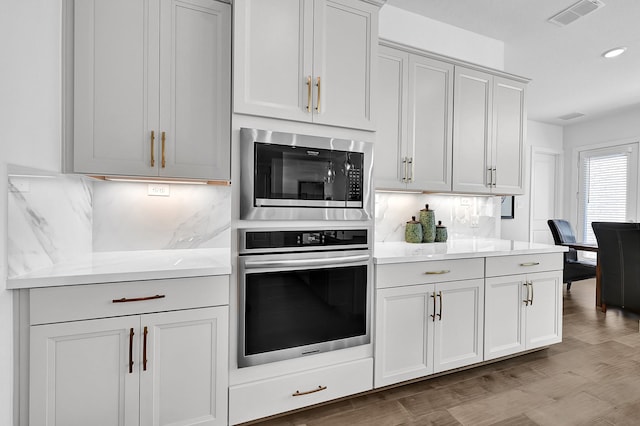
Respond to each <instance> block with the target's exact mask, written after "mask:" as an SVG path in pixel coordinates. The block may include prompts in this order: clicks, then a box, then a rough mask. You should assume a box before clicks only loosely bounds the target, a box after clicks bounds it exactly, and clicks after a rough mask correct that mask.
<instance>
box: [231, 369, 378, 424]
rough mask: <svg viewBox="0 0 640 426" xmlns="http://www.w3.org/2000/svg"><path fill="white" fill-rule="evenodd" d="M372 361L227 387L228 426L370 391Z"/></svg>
mask: <svg viewBox="0 0 640 426" xmlns="http://www.w3.org/2000/svg"><path fill="white" fill-rule="evenodd" d="M372 371H373V359H371V358H365V359H361V360H357V361H351V362H345V363H342V364H337V365H332V366H328V367H324V368H318V369H314V370H308V371H303V372H300V373H294V374H288V375H284V376H278V377H272V378H269V379H265V380H259V381H255V382H251V383H246V384H241V385H236V386H231V387H230V388H229V424H232V425H235V424H238V423H242V422H247V421H249V420H254V419H258V418H261V417H266V416H270V415H273V414H278V413H283V412H286V411H290V410H295V409H298V408H303V407H307V406H309V405H313V404H318V403H321V402H325V401H330V400H332V399H336V398H340V397H343V396H349V395H353V394H356V393H359V392H364V391H367V390H371V388H372V380H371V378H372Z"/></svg>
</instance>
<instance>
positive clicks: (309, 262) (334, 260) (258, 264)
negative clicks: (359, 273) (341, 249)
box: [244, 254, 371, 269]
mask: <svg viewBox="0 0 640 426" xmlns="http://www.w3.org/2000/svg"><path fill="white" fill-rule="evenodd" d="M370 258H371V256H370V255H368V254H361V255H357V256H341V257H328V258H323V259H293V260H263V261H254V262H252V261H247V262H245V264H244V267H245V268H246V269H253V268H273V267H287V266H319V265H336V264H344V263H354V262H362V261H366V260H369V259H370Z"/></svg>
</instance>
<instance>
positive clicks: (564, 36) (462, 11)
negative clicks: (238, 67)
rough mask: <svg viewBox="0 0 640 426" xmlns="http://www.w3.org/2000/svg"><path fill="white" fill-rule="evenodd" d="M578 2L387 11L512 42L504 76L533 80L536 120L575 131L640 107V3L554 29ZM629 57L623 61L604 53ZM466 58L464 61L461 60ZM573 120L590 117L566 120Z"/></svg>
mask: <svg viewBox="0 0 640 426" xmlns="http://www.w3.org/2000/svg"><path fill="white" fill-rule="evenodd" d="M576 1H577V0H536V1H532V0H446V1H445V0H388V1H387V4H388V5H391V6H395V7H399V8H401V9H405V10H408V11H410V12H414V13H417V14H420V15H424V16H427V17H429V18H431V19H434V20H436V21H441V22H444V23H447V24H450V25H453V26H455V27H459V28H463V29H466V30H469V31H472V32H475V33H478V34H482V35H484V36H487V37H491V38H494V39H498V40H501V41H503V42H504V46H505V48H504V49H505V50H504V52H505V54H504V55H505V56H504V65H505V69H504V71H507V72H510V73H513V74H517V75H522V76H524V77H528V78H531V79H532V81H531V83H530V84H529V90H528V100H527V109H528V115H529V119H531V120H536V121H541V122H546V123H551V124H557V125H569V124H574V123H578V122H582V121H586V120H591V119H595V118H599V117H602V116H605V115H610V114H614V113H615V112H617V111H619V110H624V109H629V108H632V107H634V106H638V105H640V24H639V23H638V20H639V18H640V1H638V0H601V1H602V2H603V3H604V4H605V6H604V7H602V8H600V9H598V10H595V11H594V12H592V13H590V14H587V15H585V16H583V17H582V18H580V19H578V20H576V21H574V22H572V23H570V24H568V25H566V26H564V27H560V26H558V25H555V24H552V23H549V22H547V20H548V19H549V18H550V17H552V16H553V15H555V14H557V13H558V12H560V11H562V10H564V9H566V8H567V7H569V6H571V5H573V4H574V3H576ZM618 46H626V47H627V51H626V52H625V53H624V54H623V55H622V56H620V57H618V58H615V59H604V58H603V57H602V56H601V54H602V53H603V52H604V51H606V50H608V49H610V48H613V47H618ZM460 59H464V58H460ZM572 113H582V114H585V115H584V117H579V118H574V119H571V120H562V119H559V118H558V117H560V116H564V115H567V114H572Z"/></svg>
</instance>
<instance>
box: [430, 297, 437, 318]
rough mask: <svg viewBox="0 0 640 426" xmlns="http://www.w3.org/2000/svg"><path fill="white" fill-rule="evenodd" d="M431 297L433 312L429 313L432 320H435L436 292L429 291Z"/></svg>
mask: <svg viewBox="0 0 640 426" xmlns="http://www.w3.org/2000/svg"><path fill="white" fill-rule="evenodd" d="M431 298H432V299H433V314H431V315H429V316H430V317H431V320H432V321H433V322H436V292H435V291H434V292H433V293H431Z"/></svg>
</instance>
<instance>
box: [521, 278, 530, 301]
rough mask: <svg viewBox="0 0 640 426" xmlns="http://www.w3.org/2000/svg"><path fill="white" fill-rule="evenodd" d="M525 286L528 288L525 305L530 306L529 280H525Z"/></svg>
mask: <svg viewBox="0 0 640 426" xmlns="http://www.w3.org/2000/svg"><path fill="white" fill-rule="evenodd" d="M522 285H523V286H525V287H526V289H527V298H526V299H524V300H523V302H524V305H525V306H529V281H525V282H524V284H522Z"/></svg>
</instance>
